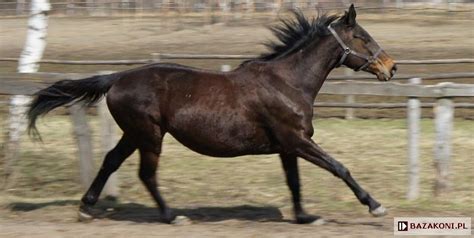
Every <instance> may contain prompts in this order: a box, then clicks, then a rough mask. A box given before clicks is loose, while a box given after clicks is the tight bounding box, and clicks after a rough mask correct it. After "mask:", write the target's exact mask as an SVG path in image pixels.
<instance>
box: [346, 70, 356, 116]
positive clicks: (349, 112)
mask: <svg viewBox="0 0 474 238" xmlns="http://www.w3.org/2000/svg"><path fill="white" fill-rule="evenodd" d="M344 74H345V75H347V76H352V75H354V71H353V70H352V69H351V68H347V67H346V68H344ZM346 103H355V96H354V95H347V96H346ZM354 113H355V109H354V108H346V113H345V116H344V118H345V119H347V120H352V119H354Z"/></svg>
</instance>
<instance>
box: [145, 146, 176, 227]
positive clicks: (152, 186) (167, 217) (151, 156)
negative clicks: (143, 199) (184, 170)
mask: <svg viewBox="0 0 474 238" xmlns="http://www.w3.org/2000/svg"><path fill="white" fill-rule="evenodd" d="M139 150H140V171H139V177H140V180H141V181H142V182H143V184H144V185H145V187H146V188H147V190H148V191H149V192H150V194H151V196H152V197H153V199H154V200H155V202H156V204H157V205H158V207H159V209H160V213H161V219H162V220H163V222H166V223H171V222H172V221H173V220H174V219H175V215H173V214H172V213H171V210H170V208H169V207H168V206H167V205H166V202H165V200H164V199H163V198H162V197H161V194H160V191H159V190H158V183H157V175H156V173H157V168H158V163H159V161H160V152H161V141H160V143H159V145H157V147H155V148H150V149H147V148H140V149H139Z"/></svg>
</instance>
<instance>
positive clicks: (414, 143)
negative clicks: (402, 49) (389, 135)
mask: <svg viewBox="0 0 474 238" xmlns="http://www.w3.org/2000/svg"><path fill="white" fill-rule="evenodd" d="M409 83H410V84H421V78H411V79H409ZM420 120H421V105H420V100H419V99H418V98H415V97H410V98H409V99H408V102H407V126H408V192H407V199H408V200H414V199H417V198H418V196H419V195H420V188H419V183H420V175H419V173H420V167H419V165H418V161H419V157H420V152H419V140H420Z"/></svg>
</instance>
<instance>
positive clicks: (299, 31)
mask: <svg viewBox="0 0 474 238" xmlns="http://www.w3.org/2000/svg"><path fill="white" fill-rule="evenodd" d="M292 14H293V18H290V19H280V24H278V25H275V26H272V27H270V28H269V29H270V30H271V31H272V33H273V35H274V36H275V37H276V38H277V40H276V41H269V42H267V43H264V45H265V46H266V47H267V48H268V49H269V52H267V53H264V54H262V55H260V56H259V57H257V58H256V59H254V60H263V61H270V60H274V59H278V58H281V57H284V56H287V55H290V54H293V53H294V52H296V51H298V50H300V49H302V48H304V47H305V46H307V45H309V44H310V43H311V42H314V41H318V40H319V38H320V37H321V36H325V35H328V34H330V32H329V30H328V25H329V24H331V22H333V21H335V20H337V19H338V18H339V15H327V14H321V15H318V16H317V17H316V18H314V17H313V18H311V19H308V18H306V17H305V16H304V14H303V13H302V12H301V11H300V10H293V11H292ZM250 61H252V60H250Z"/></svg>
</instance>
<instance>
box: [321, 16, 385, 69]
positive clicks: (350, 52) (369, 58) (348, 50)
mask: <svg viewBox="0 0 474 238" xmlns="http://www.w3.org/2000/svg"><path fill="white" fill-rule="evenodd" d="M328 29H329V31H330V32H331V34H332V35H333V36H334V38H336V40H337V42H338V43H339V45H340V46H341V47H342V49H343V50H344V54H343V55H342V57H341V59H340V60H339V62H338V63H337V65H336V68H337V67H339V66H341V65H342V64H343V63H344V62H345V61H346V59H347V56H349V55H354V56H357V57H359V58H362V59H364V60H365V61H366V63H365V64H363V65H361V66H360V67H359V68H357V69H354V71H359V70H363V69H365V68H367V67H368V66H369V65H370V64H372V63H373V62H374V61H375V60H376V59H377V58H378V56H379V54H380V53H381V52H382V48H380V47H379V49H378V50H377V52H375V54H373V55H371V56H367V55H364V54H361V53H358V52H355V51H353V50H352V49H351V48H349V47H348V46H347V45H346V44H345V43H344V42H343V41H342V39H341V37H339V35H338V34H337V32H336V31H335V30H334V29H333V28H332V27H331V25H329V26H328Z"/></svg>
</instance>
